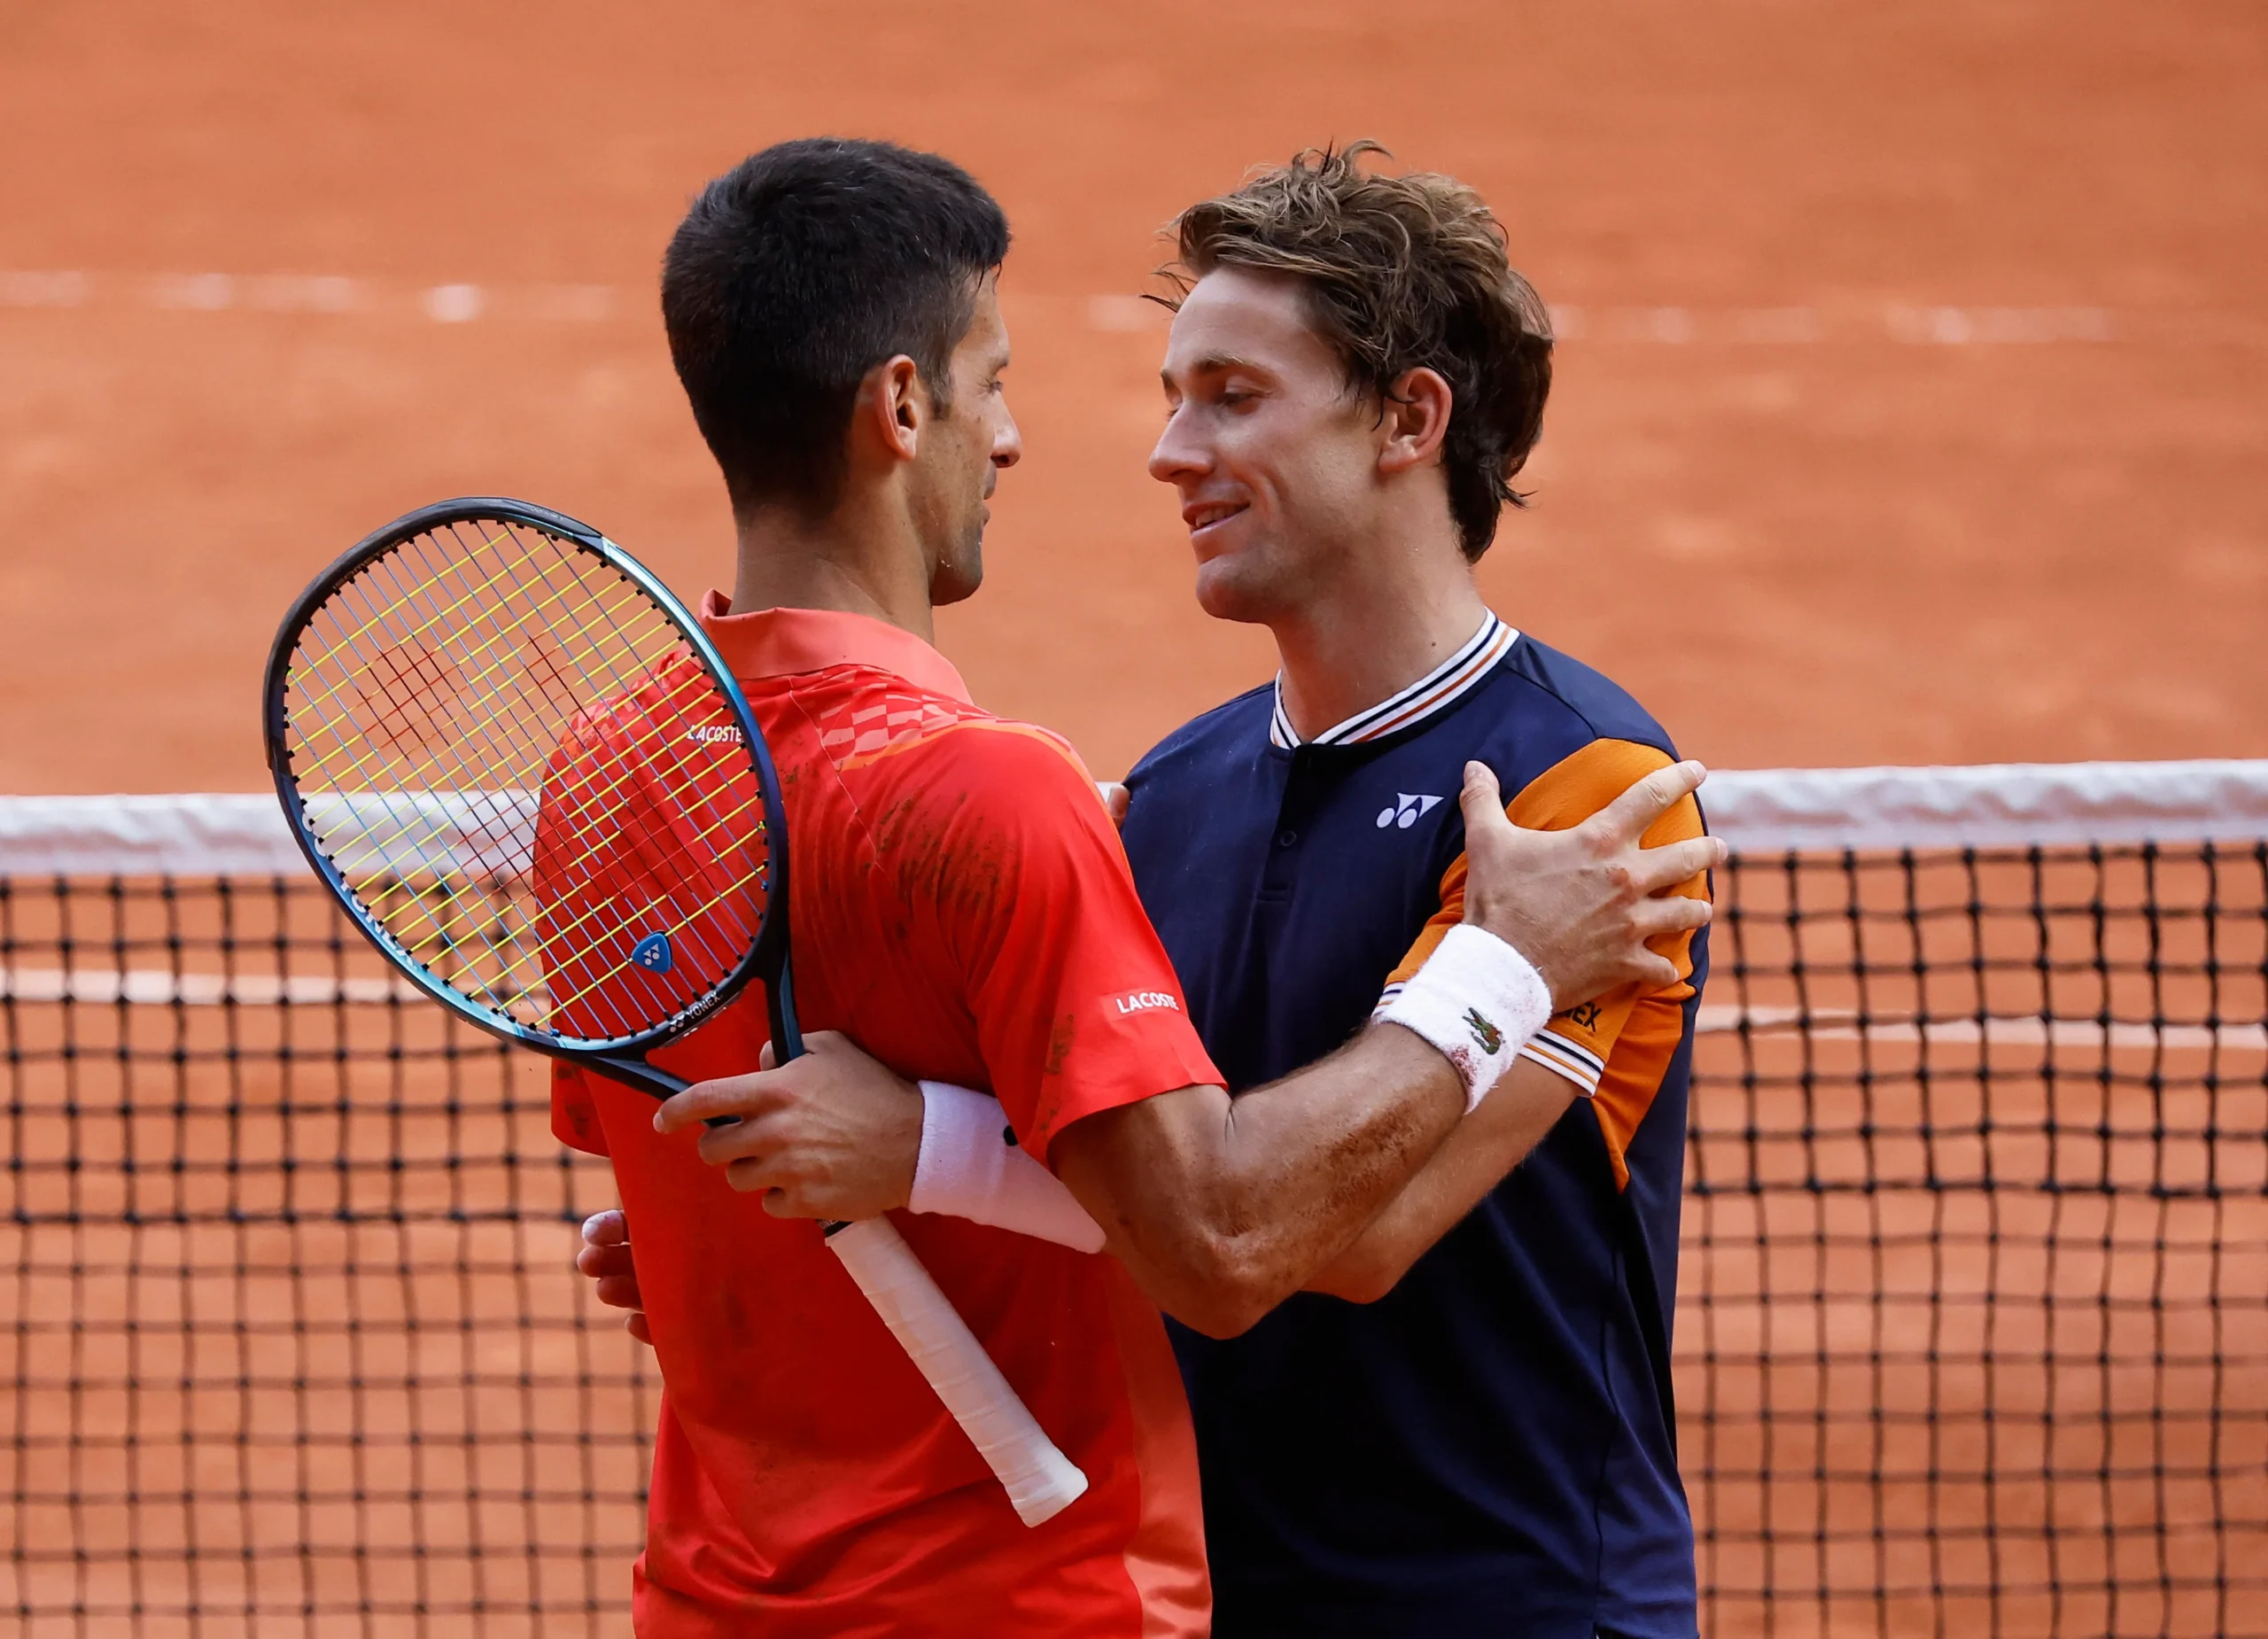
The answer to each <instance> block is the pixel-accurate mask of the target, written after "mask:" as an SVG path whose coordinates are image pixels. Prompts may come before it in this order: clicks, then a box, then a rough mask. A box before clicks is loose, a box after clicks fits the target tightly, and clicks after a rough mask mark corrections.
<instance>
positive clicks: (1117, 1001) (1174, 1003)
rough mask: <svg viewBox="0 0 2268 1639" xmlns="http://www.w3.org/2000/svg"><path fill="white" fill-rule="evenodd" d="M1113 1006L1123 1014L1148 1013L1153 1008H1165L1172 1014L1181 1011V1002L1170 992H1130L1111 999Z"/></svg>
mask: <svg viewBox="0 0 2268 1639" xmlns="http://www.w3.org/2000/svg"><path fill="white" fill-rule="evenodd" d="M1110 1005H1111V1006H1112V1007H1113V1008H1114V1009H1115V1011H1117V1012H1118V1013H1121V1014H1130V1013H1147V1012H1149V1011H1150V1010H1151V1009H1152V1008H1153V1007H1163V1008H1165V1009H1167V1010H1168V1011H1169V1012H1171V1013H1179V1012H1180V1011H1181V1002H1180V1000H1179V998H1177V997H1176V996H1175V995H1174V993H1173V992H1172V991H1170V990H1128V991H1127V992H1125V993H1124V994H1123V995H1121V996H1114V997H1112V998H1110Z"/></svg>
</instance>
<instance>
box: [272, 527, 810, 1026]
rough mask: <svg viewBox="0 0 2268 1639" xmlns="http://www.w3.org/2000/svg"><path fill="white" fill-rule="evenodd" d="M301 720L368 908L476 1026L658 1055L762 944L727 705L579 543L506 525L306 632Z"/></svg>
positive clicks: (765, 841)
mask: <svg viewBox="0 0 2268 1639" xmlns="http://www.w3.org/2000/svg"><path fill="white" fill-rule="evenodd" d="M286 711H287V718H288V719H289V720H288V724H287V730H288V732H287V743H288V744H289V746H290V749H291V754H292V765H293V769H294V772H295V773H296V774H297V776H298V778H299V785H300V789H301V793H302V802H303V804H305V806H306V808H307V812H308V816H309V823H310V826H311V827H312V828H314V829H315V831H316V833H317V835H319V836H322V839H323V841H324V843H325V849H326V851H327V852H330V854H331V857H332V858H333V861H334V863H335V864H336V865H337V866H338V868H339V870H340V871H341V873H342V874H343V875H344V876H346V879H347V881H348V884H349V887H350V889H352V890H353V892H354V894H355V896H356V897H357V898H358V900H359V901H360V903H361V905H363V907H364V909H365V910H366V911H367V912H368V913H369V914H370V915H371V916H372V917H373V918H374V919H375V920H377V922H378V924H379V925H380V927H382V928H384V930H385V932H386V933H387V934H388V936H390V937H391V938H392V940H393V941H394V942H395V943H396V944H399V945H400V947H401V948H402V949H403V950H405V951H406V952H409V953H410V955H411V956H412V957H413V959H416V960H417V961H419V962H420V963H421V965H423V966H424V967H426V968H427V969H428V970H429V971H431V972H434V973H436V974H437V975H439V976H440V977H441V978H442V979H443V980H444V981H445V982H446V983H449V984H451V985H452V986H453V987H454V988H455V989H457V990H458V991H459V993H460V994H462V995H464V996H465V997H466V998H467V999H469V1000H471V1001H473V1002H474V1003H476V1004H477V1005H478V1006H484V1007H486V1008H489V1009H491V1010H493V1011H495V1012H498V1013H501V1014H506V1015H507V1016H509V1017H511V1018H513V1019H514V1020H516V1021H517V1022H520V1023H522V1024H532V1025H537V1026H539V1027H540V1028H541V1027H547V1026H548V1028H551V1029H556V1030H559V1031H560V1032H561V1033H562V1034H563V1035H573V1036H576V1037H586V1038H591V1039H605V1038H611V1037H626V1036H630V1035H634V1034H638V1033H641V1032H642V1031H644V1030H647V1029H652V1028H654V1027H655V1026H656V1025H658V1024H660V1023H661V1022H663V1021H664V1020H666V1019H667V1018H668V1017H670V1016H672V1015H673V1014H676V1013H678V1012H680V1011H681V1010H682V1009H683V1008H684V1007H685V1006H689V1005H691V1004H692V1003H693V1002H695V1001H697V1000H698V999H700V998H701V997H703V995H705V994H706V993H708V991H709V990H711V989H713V988H714V987H715V986H716V985H717V984H718V983H722V982H723V981H724V980H725V979H726V978H727V977H728V976H729V975H731V974H732V973H733V972H734V970H735V969H736V968H737V967H738V965H739V963H740V962H741V961H742V959H744V958H745V956H746V954H747V952H748V951H749V950H750V946H751V945H752V944H753V943H754V941H755V939H756V938H757V936H758V935H759V934H760V933H761V931H762V928H763V925H764V918H765V913H764V906H765V903H766V894H767V891H768V888H769V885H770V852H769V847H770V839H769V838H768V837H767V836H766V835H765V827H764V823H763V817H762V816H763V812H764V797H765V794H764V790H763V787H762V784H761V781H760V778H759V776H758V774H757V767H756V764H755V761H754V758H753V757H751V756H750V752H749V750H748V749H747V747H746V746H745V744H743V743H740V736H739V734H737V733H733V732H728V733H721V734H720V733H718V730H731V729H733V728H734V726H735V721H736V719H734V716H733V713H732V711H731V709H730V706H729V704H728V703H726V697H725V695H723V693H722V691H721V690H720V688H719V687H718V684H717V683H716V681H715V680H712V679H711V677H710V676H709V674H708V672H706V670H705V668H704V667H703V665H702V664H701V663H700V662H699V661H698V660H697V659H696V657H695V655H694V653H693V651H692V650H691V649H689V647H688V646H687V643H686V641H685V640H684V636H683V633H681V632H680V629H679V627H678V625H677V624H676V622H675V621H674V620H672V618H670V617H669V615H668V614H667V612H666V611H665V610H663V609H661V608H660V607H659V606H658V605H656V603H655V602H653V601H652V600H651V599H650V598H649V596H648V595H647V594H645V592H644V590H643V589H642V588H641V587H640V586H638V585H637V584H636V583H635V582H634V581H633V580H632V579H629V578H628V577H627V576H625V575H624V574H622V573H621V572H620V571H617V570H616V569H615V568H614V567H613V566H612V565H611V564H610V563H607V562H606V561H605V560H604V559H602V558H601V557H600V556H598V555H595V554H593V553H590V552H587V551H585V550H584V549H583V548H580V547H579V546H578V545H576V544H575V543H572V542H570V541H563V540H558V539H556V538H554V537H552V536H550V535H549V534H548V533H547V532H541V531H539V530H534V529H532V528H531V527H530V526H528V525H526V524H517V523H485V522H484V523H483V524H481V525H479V526H478V527H477V528H474V529H473V530H472V531H471V533H470V539H468V537H467V534H466V533H465V532H462V531H461V530H460V529H458V528H455V527H450V528H447V529H446V530H441V531H434V532H428V533H426V534H423V535H419V536H416V537H413V538H412V539H410V540H408V541H405V542H403V543H400V544H399V545H398V546H397V547H395V548H393V549H392V550H390V551H389V552H388V553H386V554H384V555H381V556H380V557H379V558H377V559H376V560H375V561H373V562H372V563H369V564H368V565H366V566H365V567H364V569H363V570H362V571H361V572H359V573H357V574H356V575H355V576H353V578H351V579H349V580H348V581H346V583H345V584H343V585H342V586H340V587H339V588H338V590H337V591H336V592H335V593H334V594H333V595H332V596H331V598H330V599H329V600H328V601H327V602H325V604H324V605H323V607H322V610H321V611H320V612H319V613H318V615H317V616H316V617H315V618H314V619H313V620H312V621H311V622H310V623H309V625H308V628H307V631H306V632H304V633H302V634H301V636H300V640H299V649H298V651H297V652H296V653H295V655H294V664H293V667H292V672H291V690H290V695H289V698H288V700H287V705H286ZM330 799H343V800H338V801H336V802H335V803H334V805H333V807H330V808H326V807H325V806H324V804H325V803H326V801H327V800H330ZM327 833H328V834H327ZM539 879H541V880H539ZM664 885H666V886H664Z"/></svg>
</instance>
